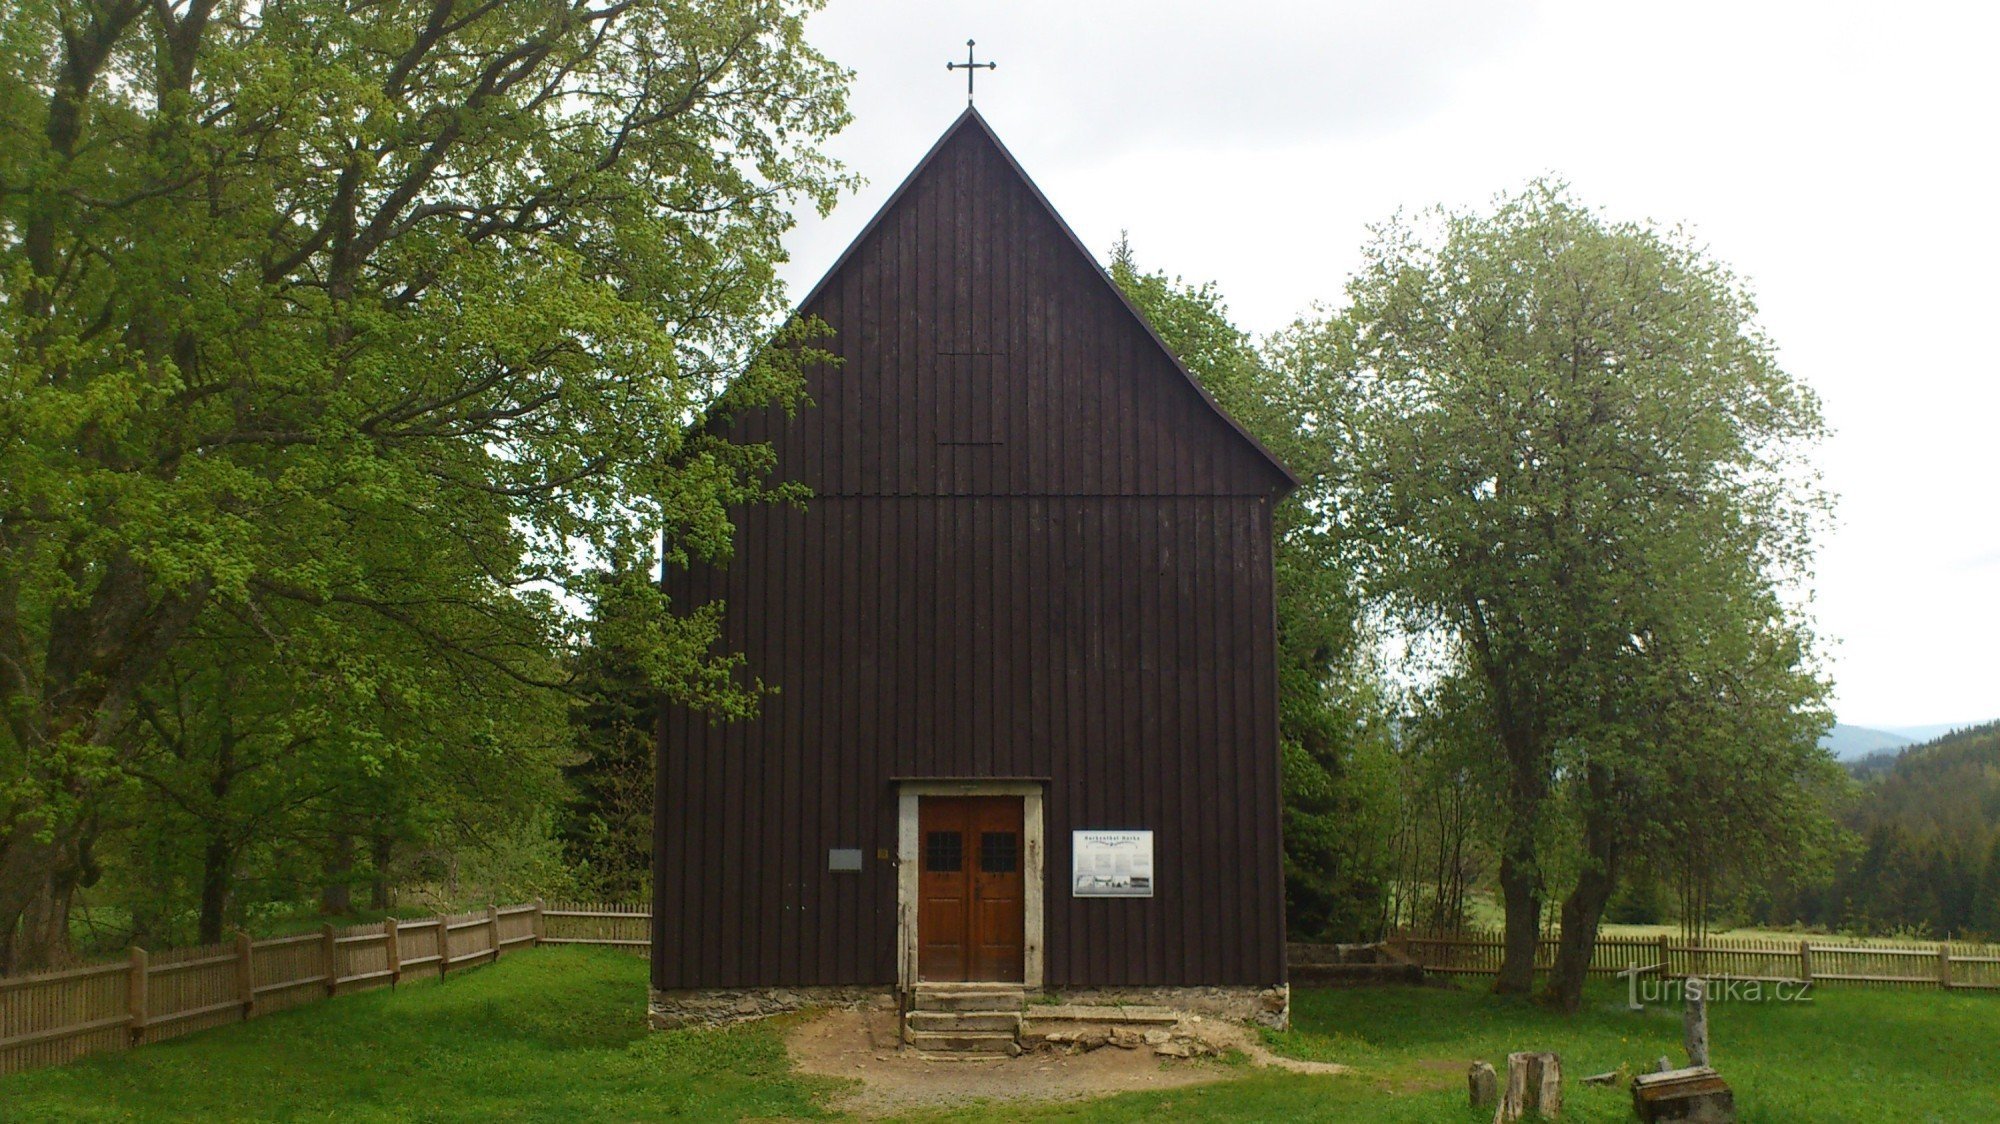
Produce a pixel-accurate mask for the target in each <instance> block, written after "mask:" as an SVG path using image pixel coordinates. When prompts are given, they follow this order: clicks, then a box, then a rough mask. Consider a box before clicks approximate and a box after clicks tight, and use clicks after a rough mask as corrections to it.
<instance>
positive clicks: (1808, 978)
mask: <svg viewBox="0 0 2000 1124" xmlns="http://www.w3.org/2000/svg"><path fill="white" fill-rule="evenodd" d="M1799 979H1800V980H1802V981H1803V982H1805V983H1811V982H1812V942H1811V941H1800V942H1799Z"/></svg>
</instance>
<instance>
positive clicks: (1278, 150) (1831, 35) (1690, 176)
mask: <svg viewBox="0 0 2000 1124" xmlns="http://www.w3.org/2000/svg"><path fill="white" fill-rule="evenodd" d="M1996 11H2000V9H1996V7H1995V6H1993V5H1990V4H1974V3H1969V2H1968V3H1962V4H1944V3H1908V2H1906V3H1902V4H1897V5H1887V4H1881V3H1879V2H1877V3H1870V4H1868V5H1866V6H1860V5H1855V6H1846V5H1840V4H1831V3H1811V4H1806V3H1799V4H1770V3H1754V2H1744V0H1736V2H1730V3H1711V2H1708V0H1674V2H1671V3H1606V2H1603V0H1597V2H1582V0H1548V2H1542V3H1532V2H1525V0H1523V2H1516V0H1398V2H1382V3H1368V4H1362V3H1328V2H1320V3H1291V2H1288V3H1265V2H1258V0H1238V2H1235V3H1215V2H1213V0H1209V2H1177V0H1145V2H1127V0H1118V2H1107V0H1069V2H1066V3H1046V2H1039V0H1032V2H1024V0H1007V2H1005V3H1001V2H997V0H995V2H979V3H975V2H965V0H833V2H832V3H831V5H830V6H829V8H828V9H827V10H826V11H824V12H821V13H820V14H818V15H817V16H815V17H813V20H812V22H811V24H810V25H809V26H810V38H811V40H812V42H813V43H814V44H815V45H816V46H818V47H819V48H820V49H822V50H824V51H826V52H827V53H828V54H830V55H832V56H833V57H834V58H835V59H836V60H838V61H839V62H841V63H843V64H845V65H847V66H848V67H850V68H852V69H853V70H854V71H855V72H856V78H855V83H854V88H853V102H852V104H853V110H854V117H855V120H854V124H853V125H852V126H850V127H849V129H848V131H847V132H846V133H844V134H843V135H842V136H841V137H839V138H838V139H837V140H836V141H835V142H834V144H833V145H832V151H833V152H834V154H835V155H837V156H838V157H839V158H841V159H842V160H844V161H845V162H846V163H847V164H848V166H849V167H850V168H851V169H852V170H854V171H855V172H857V173H859V174H861V175H863V176H865V177H867V179H868V181H869V182H868V184H867V186H866V187H864V188H863V189H862V190H861V191H860V192H859V193H858V194H856V195H854V196H851V197H849V198H847V199H845V200H843V201H842V203H841V204H840V206H839V207H838V208H837V209H836V210H835V212H834V213H833V215H832V216H831V217H829V218H827V219H825V220H818V219H815V218H813V217H812V216H810V215H808V216H806V218H805V220H804V221H803V222H802V224H801V226H800V228H799V229H798V230H797V231H796V232H795V233H794V235H793V237H792V239H791V242H790V245H791V249H792V253H793V255H794V260H793V261H792V263H791V265H790V267H789V269H788V270H787V274H786V275H787V279H788V280H789V282H790V284H791V286H792V292H793V295H794V297H797V296H800V295H803V294H804V292H805V290H806V289H807V288H809V287H810V286H811V285H812V283H813V282H814V281H816V280H817V279H818V278H819V276H820V274H822V273H823V272H825V270H826V269H827V268H828V267H829V266H830V265H831V264H832V262H833V259H834V258H835V257H836V256H837V255H838V254H839V252H840V251H841V249H842V248H844V247H845V246H846V244H847V243H848V242H849V241H850V240H851V239H852V238H853V237H854V236H855V235H856V234H857V233H858V232H859V231H860V229H861V227H862V225H863V224H864V223H865V222H866V221H867V220H868V218H869V217H870V216H871V215H873V214H874V212H875V210H876V209H877V208H878V207H879V206H880V205H881V203H882V201H883V200H884V198H885V197H886V196H887V195H888V193H889V192H890V191H892V190H894V188H895V186H896V184H897V183H899V182H900V181H901V180H902V178H903V176H904V175H905V174H906V173H907V172H908V171H909V170H910V168H911V166H912V165H914V163H915V162H916V160H917V159H918V158H919V157H921V156H922V155H923V153H924V152H925V151H926V150H927V149H928V148H929V147H930V145H931V143H932V142H933V141H934V140H936V139H937V136H938V134H939V133H940V132H942V131H943V130H944V128H945V127H946V126H948V125H949V124H950V123H951V121H952V119H953V118H954V117H955V116H957V114H958V113H959V111H960V110H961V109H963V108H964V104H965V98H964V94H965V83H964V79H963V76H962V74H952V75H948V74H947V73H946V72H945V70H944V63H945V61H946V60H947V59H962V58H964V56H965V47H964V43H965V40H966V38H967V37H968V36H971V37H976V38H977V39H978V40H979V51H980V57H981V59H982V60H983V59H986V58H993V59H996V60H997V61H998V62H999V63H1000V69H999V70H998V71H997V72H993V73H991V74H988V73H986V72H981V74H980V78H979V108H980V112H981V113H983V114H985V115H986V117H987V119H988V120H989V121H990V122H992V124H993V126H994V128H995V130H996V131H997V132H998V133H999V134H1000V135H1001V137H1002V138H1003V139H1004V140H1005V141H1006V142H1007V145H1008V147H1009V148H1011V149H1012V150H1013V151H1014V154H1015V155H1016V156H1017V157H1018V158H1019V159H1020V160H1021V162H1022V164H1023V165H1024V166H1025V167H1026V168H1027V170H1028V172H1029V174H1030V175H1032V176H1034V177H1035V180H1036V182H1037V183H1038V184H1040V185H1041V187H1042V190H1043V191H1044V192H1046V193H1047V194H1048V196H1049V198H1050V199H1051V200H1052V201H1053V202H1054V203H1055V206H1056V208H1057V209H1058V210H1059V211H1061V212H1062V213H1063V215H1064V217H1065V218H1067V219H1068V220H1069V222H1070V225H1071V226H1073V227H1074V228H1075V229H1076V231H1077V233H1078V234H1079V235H1080V236H1081V237H1082V238H1083V240H1084V242H1085V244H1087V245H1089V246H1090V247H1092V248H1093V249H1095V250H1097V251H1099V252H1100V255H1101V254H1102V251H1104V250H1105V249H1106V248H1108V247H1109V246H1110V245H1111V244H1112V242H1113V241H1114V240H1115V239H1116V238H1117V236H1118V232H1119V231H1120V230H1121V229H1123V230H1129V231H1130V232H1131V239H1132V245H1133V248H1134V250H1135V252H1136V253H1137V255H1138V259H1139V262H1140V264H1141V265H1142V266H1144V267H1147V268H1158V269H1164V270H1166V271H1168V272H1170V273H1177V274H1180V275H1182V276H1185V277H1186V278H1188V279H1189V280H1213V281H1215V282H1217V283H1218V284H1219V285H1220V286H1221V288H1222V291H1223V292H1224V293H1225V294H1226V295H1227V296H1228V298H1229V300H1230V304H1231V308H1232V312H1233V313H1234V315H1235V317H1236V319H1237V320H1238V322H1239V323H1241V324H1242V325H1243V326H1244V327H1246V328H1248V329H1250V330H1252V331H1255V332H1260V333H1261V332H1268V331H1271V330H1273V329H1276V328H1279V327H1282V326H1283V325H1284V324H1286V323H1288V322H1289V321H1291V320H1292V319H1294V318H1295V317H1297V316H1298V315H1300V314H1301V313H1303V312H1305V311H1306V310H1308V309H1309V308H1310V306H1312V305H1313V304H1315V303H1316V302H1317V303H1328V304H1332V303H1338V302H1339V301H1340V300H1341V290H1342V286H1343V284H1344V281H1345V278H1346V277H1347V275H1348V274H1349V273H1350V272H1351V271H1352V269H1353V268H1354V266H1355V264H1356V262H1357V260H1358V250H1359V248H1360V246H1361V245H1362V243H1363V242H1364V241H1365V239H1366V237H1367V231H1366V229H1365V228H1366V226H1367V225H1368V224H1369V223H1371V222H1376V221H1379V220H1381V219H1383V218H1385V217H1387V216H1388V215H1390V214H1391V213H1392V212H1394V211H1395V210H1396V209H1397V208H1398V207H1409V208H1416V207H1420V206H1424V205H1427V204H1431V203H1445V204H1449V205H1453V206H1471V205H1477V204H1480V203H1483V202H1484V201H1486V200H1488V199H1489V198H1490V197H1491V196H1492V195H1493V194H1494V193H1496V192H1498V191H1502V190H1507V189H1512V188H1516V187H1519V186H1520V185H1521V184H1522V183H1524V182H1525V181H1526V180H1528V179H1529V178H1531V177H1533V176H1535V175H1538V174H1541V173H1545V172H1553V173H1556V174H1558V175H1561V176H1563V177H1565V178H1567V179H1568V180H1569V181H1570V182H1571V183H1572V184H1573V185H1574V186H1575V188H1576V190H1577V192H1578V194H1579V195H1580V196H1581V197H1582V198H1584V199H1585V200H1587V201H1589V202H1591V203H1594V204H1597V205H1599V206H1601V207H1602V208H1604V209H1605V210H1606V211H1607V212H1608V213H1609V214H1610V215H1611V216H1612V217H1614V218H1651V219H1655V220H1658V221H1661V222H1667V223H1676V222H1678V223H1686V224H1688V225H1690V226H1691V227H1693V228H1694V229H1695V230H1696V231H1697V232H1698V234H1699V235H1700V236H1701V237H1702V238H1703V239H1704V240H1705V242H1706V243H1707V244H1708V246H1709V248H1710V251H1711V252H1712V253H1713V254H1714V255H1715V256H1717V257H1718V258H1720V259H1722V260H1724V261H1726V262H1728V263H1730V264H1731V265H1732V266H1734V267H1735V268H1736V269H1737V270H1738V271H1739V272H1740V273H1742V274H1743V275H1745V276H1746V277H1747V278H1749V280H1750V282H1751V284H1752V285H1753V287H1754V289H1755V291H1756V293H1757V295H1758V298H1759V304H1760V306H1761V308H1762V312H1763V316H1762V319H1763V324H1764V326H1765V328H1766V329H1767V330H1768V331H1769V332H1770V334H1771V335H1772V336H1773V338H1775V339H1776V340H1777V342H1778V344H1779V346H1780V348H1781V349H1782V357H1783V361H1784V363H1785V365H1786V367H1787V368H1788V369H1789V370H1790V371H1791V372H1792V373H1793V374H1795V375H1796V376H1798V377H1800V378H1802V379H1804V380H1805V381H1806V382H1808V383H1810V384H1811V385H1812V386H1814V387H1815V388H1817V389H1818V391H1819V393H1820V395H1821V397H1822V398H1823V400H1824V402H1825V405H1826V412H1827V415H1828V420H1829V421H1830V422H1831V423H1832V425H1833V427H1834V429H1835V430H1836V433H1835V435H1834V437H1833V438H1832V440H1831V441H1830V442H1829V443H1828V444H1827V445H1826V446H1825V447H1824V448H1823V449H1822V451H1821V458H1820V462H1821V465H1822V467H1823V469H1824V472H1825V476H1826V480H1827V483H1828V484H1829V485H1830V486H1831V487H1832V488H1833V490H1834V491H1836V492H1837V493H1838V494H1839V496H1840V513H1839V520H1838V525H1837V527H1836V528H1835V529H1834V530H1833V531H1832V532H1830V533H1829V534H1828V535H1827V536H1826V537H1825V539H1824V542H1823V545H1822V547H1821V551H1820V564H1819V572H1818V576H1817V580H1816V590H1815V604H1814V610H1815V615H1816V617H1817V620H1818V622H1819V627H1820V629H1821V631H1822V632H1824V633H1825V634H1826V635H1827V636H1828V637H1829V638H1830V640H1831V641H1832V643H1831V644H1830V645H1829V648H1830V652H1831V655H1832V659H1833V667H1834V672H1835V678H1836V682H1837V690H1838V695H1837V704H1836V709H1837V711H1838V713H1839V715H1840V719H1841V721H1843V722H1851V723H1856V724H1860V725H1871V726H1897V725H1903V726H1909V725H1919V724H1927V723H1939V722H1969V721H1974V720H1982V719H1988V718H1993V717H1996V716H2000V588H1997V587H2000V495H1996V490H1997V489H1996V485H2000V441H1996V437H2000V425H1996V422H2000V362H1996V359H1995V351H1994V348H1993V345H1992V342H1991V340H1990V338H1989V337H1990V336H1991V331H1990V329H1991V327H1992V325H1993V324H1994V323H1995V309H1996V308H1997V307H2000V280H1996V278H2000V221H1996V218H1995V206H1996V203H2000V191H1997V190H1996V183H1995V177H1994V171H1995V149H1996V143H2000V65H1996V63H1995V60H1994V53H1993V52H1994V50H1995V47H1996V42H2000V15H1996Z"/></svg>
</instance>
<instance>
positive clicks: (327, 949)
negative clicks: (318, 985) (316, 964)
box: [319, 921, 340, 999]
mask: <svg viewBox="0 0 2000 1124" xmlns="http://www.w3.org/2000/svg"><path fill="white" fill-rule="evenodd" d="M337 938H338V934H337V933H335V932H334V928H333V922H331V921H328V922H327V923H325V924H324V925H321V926H320V927H319V958H320V963H321V964H323V965H325V966H326V994H327V998H329V999H330V998H332V997H333V996H334V994H335V993H336V992H338V991H339V990H340V945H339V944H338V943H336V942H337Z"/></svg>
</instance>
